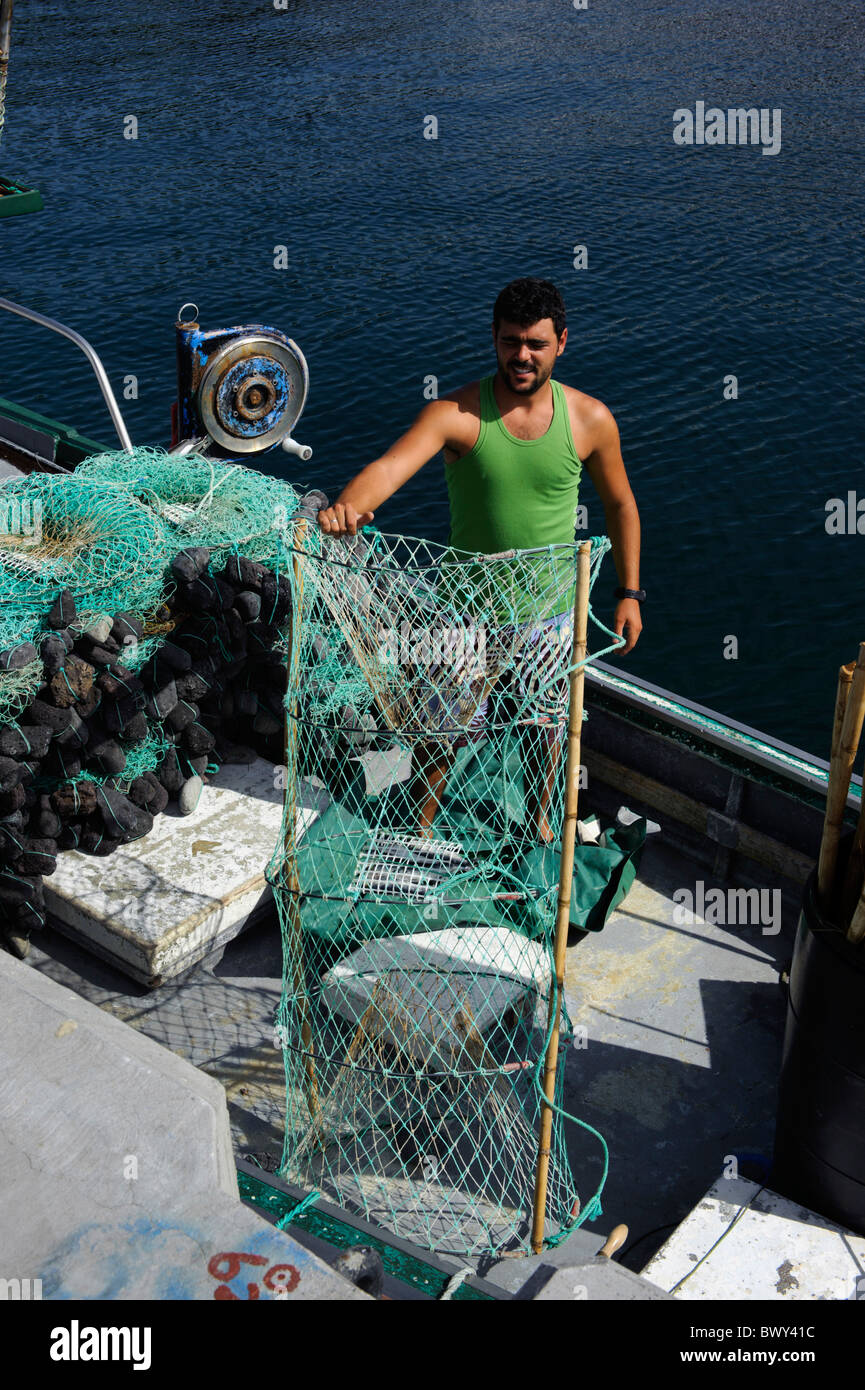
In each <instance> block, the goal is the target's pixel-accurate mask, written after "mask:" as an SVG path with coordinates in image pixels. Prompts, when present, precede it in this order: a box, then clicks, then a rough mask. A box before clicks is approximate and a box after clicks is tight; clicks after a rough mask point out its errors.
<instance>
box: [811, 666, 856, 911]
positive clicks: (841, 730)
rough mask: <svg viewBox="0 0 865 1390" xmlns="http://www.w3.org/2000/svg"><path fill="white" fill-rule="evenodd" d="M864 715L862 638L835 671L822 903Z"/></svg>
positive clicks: (831, 880) (830, 883) (820, 872)
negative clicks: (852, 659)
mask: <svg viewBox="0 0 865 1390" xmlns="http://www.w3.org/2000/svg"><path fill="white" fill-rule="evenodd" d="M863 719H865V642H862V643H860V646H859V658H858V660H857V662H856V665H855V667H854V666H853V663H852V662H851V663H849V664H848V665H846V666H842V667H841V670H840V671H839V672H838V694H837V697H836V700H835V720H834V723H833V726H832V751H831V754H830V760H829V785H828V787H827V790H826V815H825V818H824V821H823V838H822V841H821V844H820V857H819V860H818V862H817V895H818V897H819V899H820V900H821V902H822V903H823V905H824V907H827V906H829V904H830V900H831V898H832V896H833V893H834V890H835V886H836V885H835V870H836V866H837V861H838V842H839V840H840V839H841V830H842V826H843V821H844V809H845V807H846V805H847V796H848V793H849V791H850V775H851V773H852V771H853V763H854V761H855V759H856V752H857V749H858V747H859V736H860V734H861V732H862V722H863Z"/></svg>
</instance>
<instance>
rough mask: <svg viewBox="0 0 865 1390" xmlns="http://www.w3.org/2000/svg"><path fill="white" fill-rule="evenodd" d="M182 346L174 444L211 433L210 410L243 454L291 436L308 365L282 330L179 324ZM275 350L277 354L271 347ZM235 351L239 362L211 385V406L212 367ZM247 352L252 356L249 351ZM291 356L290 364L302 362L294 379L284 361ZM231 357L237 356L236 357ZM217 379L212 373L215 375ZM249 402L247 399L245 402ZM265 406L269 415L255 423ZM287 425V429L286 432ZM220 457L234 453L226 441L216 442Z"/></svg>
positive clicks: (256, 325)
mask: <svg viewBox="0 0 865 1390" xmlns="http://www.w3.org/2000/svg"><path fill="white" fill-rule="evenodd" d="M175 331H176V347H177V417H176V421H175V428H174V435H175V438H174V442H175V443H176V442H178V441H180V440H184V439H194V438H198V437H200V436H202V435H209V434H211V433H212V431H211V430H210V429H208V427H207V424H206V423H205V418H204V414H205V412H204V407H205V405H209V408H210V410H211V411H212V412H213V414H214V415H215V416H216V418H217V421H218V424H219V426H220V427H221V428H222V430H223V431H224V432H225V434H226V435H229V436H231V437H233V438H236V439H237V441H238V446H237V447H238V450H239V451H241V452H249V451H250V445H251V444H252V445H253V447H254V441H256V440H265V438H266V436H268V435H270V436H271V438H270V439H268V440H266V442H265V443H263V444H262V447H265V448H266V447H270V445H271V444H273V443H275V442H278V439H275V438H273V435H274V432H276V433H277V434H285V435H289V434H290V433H291V429H292V428H293V425H294V424H295V422H296V421H297V419H298V417H299V415H300V412H301V410H302V409H303V404H304V397H305V381H306V366H305V363H302V359H299V358H298V355H297V350H296V349H295V346H294V344H292V342H291V340H290V339H289V338H288V337H287V336H286V335H285V334H284V333H282V332H280V331H279V329H276V328H271V327H270V326H269V325H268V324H262V323H251V324H243V325H237V326H234V327H231V328H217V329H208V330H204V329H202V328H201V326H200V324H199V323H197V322H194V321H193V322H189V321H182V320H181V321H178V323H177V324H176V330H175ZM269 343H272V344H273V345H274V355H273V356H271V355H270V354H269V353H268V351H267V344H269ZM235 346H236V349H237V356H236V359H235V360H233V361H232V360H228V361H227V362H226V367H225V370H224V372H223V373H222V375H220V376H218V377H217V378H216V380H215V381H214V380H207V382H206V391H207V397H208V399H207V401H206V402H205V401H204V400H203V398H202V384H203V383H205V378H206V375H207V373H208V368H210V367H211V366H212V364H214V362H215V361H216V359H217V357H218V356H220V357H221V356H225V354H226V350H228V349H232V348H234V347H235ZM247 348H248V351H246V350H245V349H247ZM286 354H287V355H288V357H289V358H290V359H291V360H290V362H289V364H288V366H289V368H290V366H291V363H293V362H297V363H298V368H297V372H296V374H295V376H294V379H293V377H292V374H291V371H290V370H287V369H286V363H285V361H284V360H280V358H283V359H284V358H285V356H286ZM231 355H232V357H234V356H235V354H234V352H232V354H231ZM211 375H212V374H211ZM245 396H246V397H247V398H248V400H245V399H244V397H245ZM264 405H266V406H267V409H266V411H265V413H264V414H262V415H261V416H260V417H259V418H256V414H257V410H258V409H262V408H263V406H264ZM283 425H284V428H283ZM217 446H218V447H217V450H216V452H221V453H229V452H231V451H230V449H229V447H228V444H227V442H225V441H217Z"/></svg>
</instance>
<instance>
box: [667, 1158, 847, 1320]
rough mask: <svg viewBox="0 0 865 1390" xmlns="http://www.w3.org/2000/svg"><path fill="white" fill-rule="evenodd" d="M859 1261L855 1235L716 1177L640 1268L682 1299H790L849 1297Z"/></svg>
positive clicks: (755, 1188)
mask: <svg viewBox="0 0 865 1390" xmlns="http://www.w3.org/2000/svg"><path fill="white" fill-rule="evenodd" d="M749 1203H750V1206H749V1205H748V1204H749ZM740 1213H741V1215H740ZM737 1217H738V1219H737ZM734 1223H735V1224H734ZM719 1237H722V1239H721V1240H720V1241H719V1243H718V1244H717V1245H716V1244H715V1242H716V1241H718V1240H719ZM713 1246H714V1249H713V1248H712V1247H713ZM704 1256H706V1258H705V1259H703V1257H704ZM701 1260H702V1263H700V1261H701ZM863 1268H865V1238H863V1237H862V1236H856V1235H853V1234H852V1233H851V1232H849V1231H845V1230H844V1228H843V1227H841V1226H836V1225H835V1224H834V1223H833V1222H831V1221H827V1220H826V1218H825V1217H823V1216H818V1215H817V1213H816V1212H813V1211H808V1210H807V1208H805V1207H802V1206H800V1205H799V1203H798V1202H791V1201H790V1200H789V1199H788V1198H786V1197H780V1196H779V1195H778V1193H777V1192H772V1191H770V1190H769V1188H764V1189H763V1190H762V1191H760V1188H759V1185H758V1184H757V1183H755V1182H749V1181H748V1180H747V1179H746V1178H719V1179H718V1181H717V1182H716V1183H714V1184H713V1185H712V1187H710V1189H709V1191H708V1192H707V1193H706V1195H705V1197H703V1199H702V1200H701V1201H700V1202H698V1203H697V1205H696V1206H695V1207H694V1209H693V1211H691V1212H690V1213H689V1214H688V1216H686V1217H685V1220H684V1221H683V1222H682V1223H681V1225H679V1226H677V1228H676V1230H675V1231H674V1232H673V1234H672V1236H670V1239H669V1240H668V1241H667V1242H666V1244H664V1245H663V1246H662V1247H661V1249H660V1250H659V1251H658V1253H657V1254H656V1255H654V1256H653V1258H652V1259H651V1260H650V1261H649V1263H648V1264H647V1265H646V1267H645V1269H644V1270H643V1271H642V1273H643V1275H644V1277H645V1278H646V1279H651V1281H652V1283H654V1284H658V1285H660V1287H661V1288H662V1289H667V1290H668V1291H670V1292H671V1293H673V1295H674V1297H675V1298H679V1299H684V1300H689V1299H712V1300H720V1301H726V1300H734V1299H735V1300H738V1299H772V1300H776V1301H787V1302H790V1301H791V1300H792V1301H794V1302H795V1301H799V1300H810V1299H855V1298H856V1289H857V1280H860V1279H861V1278H862V1269H863ZM686 1276H687V1277H686ZM683 1279H684V1283H681V1284H680V1280H683ZM677 1285H678V1287H676V1286H677Z"/></svg>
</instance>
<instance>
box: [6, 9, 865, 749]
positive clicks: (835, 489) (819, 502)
mask: <svg viewBox="0 0 865 1390" xmlns="http://www.w3.org/2000/svg"><path fill="white" fill-rule="evenodd" d="M863 31H865V13H863V11H862V9H861V6H857V5H854V4H852V3H851V4H848V3H838V2H837V0H820V3H815V0H783V3H782V0H776V2H773V0H748V3H747V4H746V5H742V4H741V3H735V4H734V3H718V0H700V3H692V0H667V2H662V0H629V3H627V4H622V3H617V4H615V5H611V4H604V3H601V0H590V8H589V9H588V10H586V11H576V10H574V8H573V6H572V5H571V4H570V3H569V0H531V3H527V2H526V0H524V3H522V4H517V3H514V2H513V0H483V3H480V0H465V2H464V3H458V2H457V3H454V2H453V0H452V2H451V3H442V2H441V0H440V3H437V4H436V3H431V0H424V2H423V3H420V0H399V3H396V0H374V3H364V4H361V3H357V0H288V8H287V9H286V10H284V11H277V10H275V9H274V8H273V6H272V4H270V5H269V4H267V3H265V0H233V3H229V0H208V3H207V4H206V5H201V4H193V3H191V0H160V3H158V4H156V5H151V6H147V5H142V4H140V3H132V2H131V0H115V3H113V4H109V3H105V0H88V4H87V5H86V6H84V5H81V4H77V3H71V2H67V3H58V2H57V0H55V3H42V4H39V5H30V6H26V5H24V6H20V7H19V9H18V10H16V14H15V21H14V26H13V55H12V63H11V65H10V74H9V92H8V113H7V130H6V134H5V137H4V142H3V147H2V151H0V153H2V159H0V168H2V169H3V170H4V171H5V172H6V173H16V174H18V175H21V176H23V177H26V178H27V179H29V180H30V181H31V182H34V183H36V184H37V185H38V186H39V187H40V188H41V189H42V191H43V194H44V196H45V201H46V211H45V212H43V213H41V214H39V215H38V216H35V217H30V218H20V219H13V220H8V221H6V222H5V223H0V237H2V277H0V283H2V292H3V293H5V294H7V295H8V296H10V297H11V298H14V299H18V300H22V301H24V302H25V303H27V304H30V305H32V306H33V307H35V308H38V309H40V310H42V311H43V312H47V313H49V314H53V315H55V316H57V317H59V318H60V319H62V320H64V321H65V322H68V323H69V324H71V325H73V326H74V327H76V328H78V329H79V330H80V331H82V332H83V333H84V334H85V335H86V336H88V337H89V338H91V339H92V341H93V342H94V344H95V345H96V346H97V347H98V349H99V350H100V351H101V352H102V354H103V355H104V359H105V361H106V365H107V366H108V369H109V372H110V375H111V377H112V379H113V381H114V383H115V385H116V387H118V388H119V387H120V385H121V383H122V379H123V377H124V375H125V374H127V373H134V374H135V375H136V376H138V378H139V383H140V397H139V399H138V400H137V401H134V402H129V403H127V405H126V413H127V418H128V423H129V427H130V431H131V433H132V436H133V439H134V440H135V442H158V441H162V440H164V439H165V438H166V437H167V434H168V411H169V404H170V401H171V399H172V397H173V394H174V383H173V370H174V367H173V336H172V324H173V321H174V317H175V314H176V311H177V309H178V307H179V306H180V304H181V303H182V302H183V301H184V300H187V299H192V300H195V301H196V302H197V303H198V304H199V306H200V309H201V318H202V323H203V324H204V326H205V327H216V326H218V325H220V324H222V323H226V324H227V323H236V322H243V321H245V320H260V321H262V320H263V321H265V322H270V323H273V324H274V325H276V326H279V327H281V328H284V329H285V330H287V331H288V332H289V333H291V334H292V335H293V336H294V337H295V338H296V339H297V340H298V341H299V343H300V344H301V346H302V347H303V349H304V351H305V352H306V354H307V357H308V359H309V362H310V369H311V379H312V388H311V395H310V401H309V406H308V409H307V411H306V414H305V415H304V417H303V420H302V422H301V424H300V425H299V427H298V429H297V431H296V433H297V435H298V437H299V438H300V439H302V440H304V441H306V442H309V443H311V444H312V445H313V446H314V449H315V458H314V461H313V463H312V464H309V465H305V466H304V468H303V480H304V481H306V480H308V481H310V482H313V483H317V484H320V485H322V486H324V487H325V488H326V489H328V488H330V489H332V490H334V491H336V490H338V488H339V487H340V486H341V485H342V484H343V483H344V482H345V481H346V480H347V479H348V478H349V477H350V476H351V475H352V474H353V473H354V472H356V471H357V470H358V469H359V468H360V467H362V466H363V465H364V464H365V463H367V462H368V461H369V460H370V459H372V458H374V457H375V456H376V455H378V454H379V453H381V452H382V451H383V450H384V448H385V447H386V445H387V444H388V443H389V442H390V441H391V440H392V439H394V438H395V437H396V436H397V435H398V434H399V433H401V432H402V431H403V430H404V429H405V428H406V427H407V425H408V424H409V423H410V421H411V419H412V418H413V416H414V415H415V413H416V412H417V410H418V409H419V408H420V407H421V405H422V404H423V396H422V389H423V381H424V378H425V377H426V376H427V375H428V374H434V375H435V376H436V377H438V379H439V382H440V389H441V390H447V389H450V388H452V387H454V386H457V385H459V384H461V383H462V382H464V381H466V380H470V379H472V378H473V377H476V376H478V375H479V374H483V373H485V372H487V371H489V370H492V368H493V366H494V359H493V356H492V349H491V343H490V334H489V326H488V325H489V321H490V317H491V306H492V302H493V299H494V297H495V294H496V292H497V291H498V289H499V288H500V287H501V285H502V284H504V283H505V282H506V281H507V280H508V279H511V278H513V277H514V276H517V275H521V274H538V275H544V276H548V277H550V278H552V279H553V280H555V281H556V282H557V283H558V284H559V286H560V287H561V289H562V292H563V294H564V295H565V298H566V301H567V304H568V307H569V322H570V340H569V344H568V348H567V350H566V353H565V356H564V357H563V359H562V361H561V364H560V366H561V370H560V376H561V379H562V380H564V381H566V382H569V383H570V384H572V385H574V386H578V387H580V388H581V389H582V390H585V391H588V392H590V393H591V394H593V395H597V396H599V397H601V399H602V400H604V401H606V402H607V403H608V405H609V406H610V407H611V408H612V410H613V411H614V413H615V415H616V417H617V419H618V422H619V426H620V430H621V435H622V440H623V449H624V456H625V461H626V464H627V467H628V471H629V474H630V477H631V481H632V484H633V487H634V491H635V494H636V497H637V500H638V503H639V506H640V511H641V515H642V522H643V528H644V563H643V583H644V585H645V587H646V588H647V589H648V590H649V592H650V599H649V602H648V603H647V604H646V606H645V611H644V619H645V630H644V634H643V637H642V639H641V641H640V644H639V646H638V648H637V649H636V650H635V651H634V652H633V653H632V654H631V655H630V656H629V657H628V658H626V659H625V661H624V662H623V666H624V667H625V669H628V670H630V671H632V672H634V673H636V674H639V675H642V676H645V677H647V678H648V679H651V680H654V681H656V682H658V683H659V684H661V685H664V686H668V687H670V688H671V689H673V690H675V691H678V692H680V693H681V694H683V695H687V696H689V697H691V698H693V699H697V700H700V701H702V702H704V703H706V704H708V705H711V706H714V707H716V708H717V709H720V710H722V711H724V712H726V713H727V714H729V715H733V716H735V717H737V718H739V719H743V720H745V721H747V722H748V723H751V724H754V725H756V726H758V727H760V728H763V729H765V730H766V731H768V732H771V733H772V734H774V735H775V736H777V737H780V738H783V739H786V740H788V741H790V742H792V743H796V744H800V745H802V746H804V747H806V748H809V749H811V750H813V751H815V752H817V753H819V754H822V755H826V753H827V749H828V741H829V734H830V729H831V719H832V707H833V699H834V686H835V679H836V671H837V667H838V665H839V663H840V662H841V661H844V660H849V659H850V658H851V657H853V656H854V655H855V653H856V650H857V643H858V641H859V639H861V638H865V584H863V576H865V535H862V536H859V535H849V536H848V535H844V536H836V535H829V534H827V532H826V529H825V525H824V520H825V504H826V501H827V499H828V498H830V497H835V496H843V497H846V494H847V492H848V491H849V490H851V489H853V490H857V489H858V496H859V497H863V498H865V471H863V466H862V429H861V420H862V408H863V400H862V396H863V387H862V371H861V363H860V357H861V329H862V301H863V274H862V269H861V260H860V257H861V228H862V224H863V211H865V197H863V191H862V179H861V173H862V168H861V155H860V151H861V148H862V144H863V98H862V92H863V89H865V83H863V78H865V73H863V66H865V64H863ZM698 99H702V100H705V101H706V102H707V103H709V104H716V105H718V106H721V107H723V108H726V107H730V106H740V105H741V106H750V105H755V106H758V107H768V108H774V107H780V108H781V110H782V147H781V151H780V153H778V154H777V155H775V156H773V157H767V156H763V155H762V154H761V152H760V149H759V148H758V147H745V148H741V147H726V146H724V147H720V148H707V147H703V148H698V147H692V148H680V147H677V146H676V145H675V144H674V143H673V140H672V130H673V120H672V113H673V111H674V110H675V109H676V108H677V107H683V106H687V107H691V108H693V106H694V103H695V102H696V101H697V100H698ZM129 114H134V115H136V116H137V117H138V120H139V138H138V140H137V141H131V140H126V139H124V138H123V119H124V117H125V116H126V115H129ZM427 115H436V116H437V117H438V121H439V138H438V140H436V141H432V140H426V139H424V138H423V121H424V117H425V116H427ZM576 243H585V244H586V245H587V246H588V250H589V268H588V270H586V271H577V270H575V269H574V268H573V266H572V259H573V249H572V248H573V247H574V245H575V244H576ZM278 244H285V245H287V246H288V247H289V249H290V262H291V265H290V269H288V270H282V271H279V270H276V269H274V267H273V250H274V246H276V245H278ZM727 373H734V374H735V375H736V376H737V377H738V382H739V398H738V400H731V401H725V400H724V399H723V396H722V393H723V380H724V377H725V375H726V374H727ZM0 394H2V395H4V396H9V397H13V398H15V399H18V400H20V401H22V402H23V403H26V404H30V405H32V406H34V407H36V408H38V409H42V410H45V411H47V412H48V413H50V414H52V415H54V416H59V417H60V418H62V419H65V420H67V421H69V422H70V423H74V424H76V425H77V426H78V427H79V428H80V429H83V430H84V431H85V432H88V433H90V434H93V435H95V436H96V437H97V438H102V439H106V440H108V441H109V442H110V441H111V427H110V422H109V421H108V419H107V416H106V415H105V412H104V408H103V406H102V403H101V399H100V398H99V396H98V395H97V393H96V391H95V388H94V384H93V382H92V380H91V378H90V377H89V375H88V368H87V367H86V364H85V363H84V361H83V359H80V360H79V358H78V355H77V354H76V353H75V350H74V349H73V348H71V347H70V346H68V345H62V344H59V343H57V344H55V343H54V342H53V341H52V340H51V339H50V337H49V335H48V334H46V333H45V332H44V331H43V330H40V329H37V328H35V327H32V326H27V325H22V324H20V323H19V322H17V321H11V320H10V322H9V324H5V323H4V324H2V325H0ZM265 466H269V467H270V468H271V469H272V470H282V471H283V472H285V473H286V475H287V476H292V477H296V476H297V473H296V471H295V466H294V465H287V464H286V460H285V456H284V455H281V454H276V455H271V456H269V457H268V459H267V460H266V463H265ZM584 500H585V501H587V502H588V503H589V514H590V530H591V531H598V530H602V529H603V513H602V510H601V507H600V504H599V502H598V500H597V498H596V497H595V496H594V494H593V492H592V488H591V484H590V483H589V482H588V480H586V482H585V485H584ZM863 510H865V508H863ZM377 520H378V522H379V523H380V524H382V526H384V527H385V528H386V529H388V530H403V531H406V532H409V533H412V534H422V535H428V536H431V537H433V538H435V539H443V538H444V536H445V534H446V530H447V509H446V500H445V489H444V480H443V477H442V464H441V462H440V461H433V462H432V463H430V464H429V465H428V466H427V468H426V469H425V470H423V471H422V472H421V473H420V474H418V475H417V476H416V478H415V479H413V480H412V482H411V483H410V484H408V485H407V486H406V487H405V489H404V490H403V491H402V492H401V493H400V494H398V496H397V497H396V498H394V499H393V501H392V502H391V503H390V504H388V505H387V506H386V507H385V508H382V510H381V511H380V512H379V515H378V517H377ZM863 527H865V520H863ZM615 582H616V581H615V576H614V573H613V570H612V565H610V568H609V571H608V573H607V575H606V579H605V580H602V584H603V585H604V586H605V587H606V588H607V589H608V590H610V591H611V590H612V587H613V585H614V584H615ZM598 607H599V611H601V612H602V613H606V614H607V615H608V614H609V612H610V611H611V608H612V603H610V604H609V605H606V604H605V603H604V602H601V603H599V604H598ZM730 635H732V636H735V637H736V638H737V639H738V659H737V660H726V659H724V655H723V650H724V641H725V638H726V637H728V636H730Z"/></svg>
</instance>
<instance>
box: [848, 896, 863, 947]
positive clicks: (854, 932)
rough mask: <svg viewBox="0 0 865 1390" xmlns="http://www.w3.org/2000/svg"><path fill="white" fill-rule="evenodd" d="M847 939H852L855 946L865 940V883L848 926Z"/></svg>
mask: <svg viewBox="0 0 865 1390" xmlns="http://www.w3.org/2000/svg"><path fill="white" fill-rule="evenodd" d="M847 940H848V941H852V942H853V945H854V946H858V944H859V942H860V941H865V884H863V886H862V893H861V896H860V898H859V902H858V904H857V907H856V911H855V912H854V913H853V917H852V919H851V921H850V926H849V927H848V928H847Z"/></svg>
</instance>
